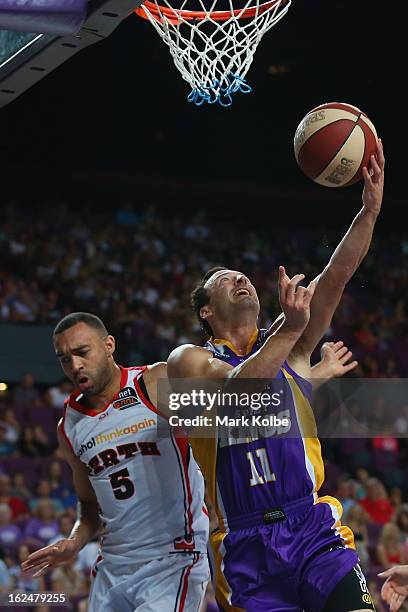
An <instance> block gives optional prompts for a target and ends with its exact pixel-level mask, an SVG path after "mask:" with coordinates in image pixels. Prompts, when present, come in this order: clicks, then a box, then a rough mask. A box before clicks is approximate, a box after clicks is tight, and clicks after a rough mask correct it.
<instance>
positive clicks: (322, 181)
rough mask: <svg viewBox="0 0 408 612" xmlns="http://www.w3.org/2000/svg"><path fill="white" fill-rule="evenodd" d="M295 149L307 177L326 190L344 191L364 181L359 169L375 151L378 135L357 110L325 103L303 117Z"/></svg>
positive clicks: (365, 164)
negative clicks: (343, 188) (339, 189)
mask: <svg viewBox="0 0 408 612" xmlns="http://www.w3.org/2000/svg"><path fill="white" fill-rule="evenodd" d="M294 149H295V157H296V161H297V163H298V164H299V166H300V168H301V170H302V171H303V172H304V174H306V176H308V177H309V178H311V179H312V180H313V181H315V182H316V183H319V185H325V186H326V187H346V186H347V185H352V184H353V183H356V182H357V181H359V180H360V179H361V178H362V177H363V175H362V168H363V167H364V166H368V164H369V161H370V156H371V155H373V154H375V153H376V151H377V132H376V130H375V127H374V125H373V124H372V122H371V121H370V119H369V118H368V117H367V115H366V114H365V113H363V111H361V110H360V109H359V108H357V107H356V106H352V105H351V104H345V103H343V102H328V103H326V104H321V105H320V106H316V108H313V109H312V110H310V111H309V112H308V113H307V114H306V115H305V116H304V117H303V119H302V121H301V122H300V123H299V125H298V127H297V130H296V133H295V138H294Z"/></svg>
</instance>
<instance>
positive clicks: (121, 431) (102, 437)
mask: <svg viewBox="0 0 408 612" xmlns="http://www.w3.org/2000/svg"><path fill="white" fill-rule="evenodd" d="M155 426H156V420H155V419H144V421H139V422H138V423H133V425H129V426H128V427H118V428H117V429H115V430H114V431H110V432H108V433H106V434H99V435H98V436H92V438H91V439H90V440H88V441H87V442H84V444H81V448H80V449H79V451H78V457H81V456H82V455H83V453H84V452H85V451H87V450H91V449H92V448H94V447H95V446H98V444H103V443H104V442H111V440H116V439H117V438H121V437H122V436H128V435H129V434H135V433H138V432H139V431H143V430H144V429H149V428H150V427H155Z"/></svg>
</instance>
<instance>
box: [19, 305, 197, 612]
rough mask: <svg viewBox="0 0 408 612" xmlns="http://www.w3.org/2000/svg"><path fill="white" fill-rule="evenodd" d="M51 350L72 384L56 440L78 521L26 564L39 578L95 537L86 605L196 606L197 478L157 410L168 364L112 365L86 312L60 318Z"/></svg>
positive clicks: (159, 610) (190, 610)
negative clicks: (159, 387) (65, 535)
mask: <svg viewBox="0 0 408 612" xmlns="http://www.w3.org/2000/svg"><path fill="white" fill-rule="evenodd" d="M54 347H55V350H56V353H57V356H58V357H59V359H60V362H61V366H62V369H63V370H64V372H65V374H66V375H67V376H68V378H69V379H70V380H71V381H72V382H73V383H74V385H75V386H76V390H75V391H74V392H73V393H72V394H71V396H70V397H69V399H68V400H67V401H66V403H65V410H64V416H63V418H62V419H61V421H60V422H59V424H58V440H59V444H60V447H61V449H62V452H63V454H64V457H65V459H66V460H67V461H68V463H69V465H70V466H71V468H72V472H73V480H74V485H75V489H76V492H77V496H78V500H79V503H78V520H77V522H76V524H75V526H74V528H73V530H72V533H71V534H70V536H69V537H68V538H67V539H64V540H60V541H59V542H58V543H56V544H54V545H51V546H46V547H45V548H42V549H40V550H38V551H36V552H34V553H32V554H31V555H30V556H29V557H28V559H27V560H26V561H25V563H24V564H23V569H24V570H25V571H31V570H33V569H35V570H36V574H35V575H37V574H39V573H43V572H44V571H45V570H46V569H48V568H52V567H55V566H58V565H63V564H65V563H70V562H71V561H72V560H73V559H74V558H75V557H76V555H77V553H78V552H79V550H80V549H81V548H82V547H83V546H84V545H85V544H86V543H87V542H88V541H89V540H91V539H92V538H93V537H95V535H97V534H98V535H101V548H100V554H99V555H98V557H97V559H96V562H95V565H94V567H93V569H92V586H91V592H90V597H89V607H88V610H89V612H100V611H101V610H106V611H109V612H110V611H112V612H127V611H129V612H130V611H137V612H170V611H174V612H177V611H185V612H198V610H199V609H200V605H201V602H202V600H203V597H204V594H205V590H206V585H207V582H208V578H209V569H208V561H207V555H206V551H207V548H206V546H207V538H208V513H207V510H206V507H205V504H204V481H203V477H202V474H201V472H200V470H199V468H198V465H197V464H196V462H195V460H194V458H193V456H192V453H191V451H190V446H189V445H188V442H187V440H186V438H183V437H179V436H177V437H176V436H175V435H174V432H173V431H172V430H171V428H170V427H169V425H168V422H167V420H166V418H165V417H164V416H162V415H161V414H159V412H158V411H157V410H156V408H155V406H156V404H157V381H158V379H159V378H165V377H166V364H165V363H156V364H154V365H151V366H143V367H133V368H122V367H120V366H118V365H117V364H116V363H115V361H114V358H113V353H114V350H115V340H114V338H113V337H112V336H111V335H109V334H108V332H107V330H106V328H105V326H104V324H103V322H102V321H101V320H100V319H99V318H98V317H95V316H94V315H91V314H88V313H73V314H70V315H67V316H66V317H64V318H63V319H62V320H61V321H60V322H59V323H58V325H57V326H56V328H55V330H54Z"/></svg>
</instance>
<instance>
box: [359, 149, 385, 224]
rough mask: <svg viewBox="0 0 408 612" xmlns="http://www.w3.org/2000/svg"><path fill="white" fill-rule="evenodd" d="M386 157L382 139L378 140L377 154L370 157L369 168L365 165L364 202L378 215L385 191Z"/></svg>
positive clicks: (369, 209)
mask: <svg viewBox="0 0 408 612" xmlns="http://www.w3.org/2000/svg"><path fill="white" fill-rule="evenodd" d="M384 166H385V157H384V149H383V145H382V142H381V139H378V142H377V155H376V156H375V155H372V156H371V158H370V164H369V168H366V167H365V166H364V167H363V170H362V172H363V178H364V190H363V204H364V208H365V210H367V211H370V212H373V213H374V214H376V215H378V213H379V212H380V210H381V203H382V198H383V191H384Z"/></svg>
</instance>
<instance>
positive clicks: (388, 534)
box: [377, 523, 407, 569]
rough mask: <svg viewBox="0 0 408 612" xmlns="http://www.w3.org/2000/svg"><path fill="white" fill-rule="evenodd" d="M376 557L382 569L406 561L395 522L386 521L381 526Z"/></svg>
mask: <svg viewBox="0 0 408 612" xmlns="http://www.w3.org/2000/svg"><path fill="white" fill-rule="evenodd" d="M377 559H378V561H379V563H380V565H381V566H382V567H383V569H388V568H389V567H393V566H394V565H398V564H405V563H406V562H407V560H406V557H405V551H404V547H403V545H402V544H401V541H400V530H399V528H398V525H396V524H395V523H387V524H386V525H384V527H383V528H382V530H381V534H380V538H379V541H378V546H377Z"/></svg>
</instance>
